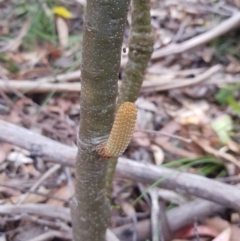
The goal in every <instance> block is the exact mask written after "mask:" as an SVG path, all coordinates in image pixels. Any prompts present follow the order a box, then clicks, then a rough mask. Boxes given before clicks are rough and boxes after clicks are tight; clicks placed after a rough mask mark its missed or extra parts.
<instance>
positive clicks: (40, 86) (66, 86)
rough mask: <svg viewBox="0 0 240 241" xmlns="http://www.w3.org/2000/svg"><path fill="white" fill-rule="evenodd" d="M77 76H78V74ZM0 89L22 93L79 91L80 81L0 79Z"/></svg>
mask: <svg viewBox="0 0 240 241" xmlns="http://www.w3.org/2000/svg"><path fill="white" fill-rule="evenodd" d="M78 78H79V76H78ZM0 89H1V90H3V91H4V92H7V93H12V92H13V90H18V91H21V92H24V93H26V92H27V93H46V92H50V91H55V92H80V90H81V85H80V83H49V82H46V81H45V82H42V81H41V82H40V81H36V82H34V81H30V80H0Z"/></svg>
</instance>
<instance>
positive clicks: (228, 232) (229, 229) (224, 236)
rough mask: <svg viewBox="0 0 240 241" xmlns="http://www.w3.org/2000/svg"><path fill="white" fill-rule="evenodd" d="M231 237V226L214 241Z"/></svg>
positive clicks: (227, 239) (228, 240) (224, 240)
mask: <svg viewBox="0 0 240 241" xmlns="http://www.w3.org/2000/svg"><path fill="white" fill-rule="evenodd" d="M230 237H231V228H227V229H225V230H224V231H223V232H221V233H220V234H219V235H218V236H217V237H216V238H215V239H213V240H212V241H230Z"/></svg>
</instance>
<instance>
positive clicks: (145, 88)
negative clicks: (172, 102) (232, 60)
mask: <svg viewBox="0 0 240 241" xmlns="http://www.w3.org/2000/svg"><path fill="white" fill-rule="evenodd" d="M221 70H222V66H221V65H214V66H212V67H210V68H209V69H208V70H206V71H204V72H203V73H201V74H199V75H197V76H196V77H194V78H190V79H175V80H174V81H169V82H168V83H163V84H161V81H144V82H143V85H142V89H141V91H142V92H154V91H163V90H170V89H174V88H181V87H186V86H190V85H195V84H198V83H200V82H202V81H204V80H207V79H208V78H210V77H211V76H212V75H213V74H215V73H218V72H219V71H221Z"/></svg>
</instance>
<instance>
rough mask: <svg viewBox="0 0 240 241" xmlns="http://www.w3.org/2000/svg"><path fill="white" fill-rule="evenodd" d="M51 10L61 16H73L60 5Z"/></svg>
mask: <svg viewBox="0 0 240 241" xmlns="http://www.w3.org/2000/svg"><path fill="white" fill-rule="evenodd" d="M52 12H53V13H54V14H56V15H58V16H60V17H62V18H73V14H72V13H71V12H69V11H68V10H67V9H66V8H65V7H62V6H58V7H55V8H53V9H52Z"/></svg>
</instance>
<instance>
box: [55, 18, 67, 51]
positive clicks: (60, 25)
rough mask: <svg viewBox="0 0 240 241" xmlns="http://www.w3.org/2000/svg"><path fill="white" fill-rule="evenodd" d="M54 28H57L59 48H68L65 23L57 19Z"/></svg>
mask: <svg viewBox="0 0 240 241" xmlns="http://www.w3.org/2000/svg"><path fill="white" fill-rule="evenodd" d="M56 26H57V32H58V38H59V43H60V45H61V47H63V48H65V47H67V46H68V37H69V30H68V25H67V22H66V21H65V20H64V19H63V18H62V17H57V18H56Z"/></svg>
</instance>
